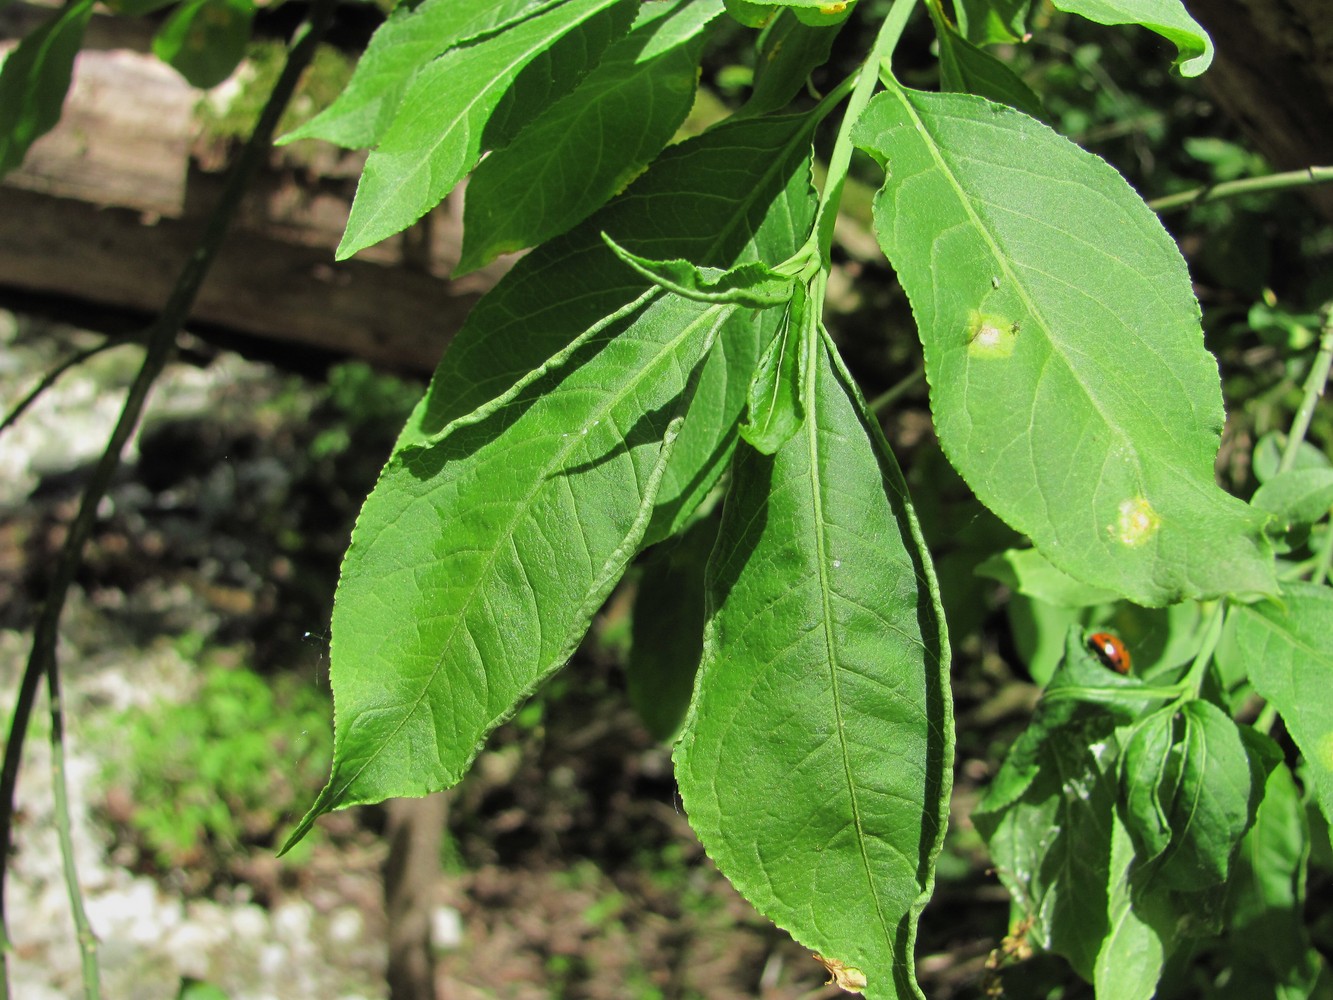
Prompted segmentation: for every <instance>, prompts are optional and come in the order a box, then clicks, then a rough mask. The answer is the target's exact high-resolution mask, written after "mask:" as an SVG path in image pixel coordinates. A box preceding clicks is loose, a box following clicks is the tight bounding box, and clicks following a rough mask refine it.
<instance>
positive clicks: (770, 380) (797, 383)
mask: <svg viewBox="0 0 1333 1000" xmlns="http://www.w3.org/2000/svg"><path fill="white" fill-rule="evenodd" d="M817 322H818V317H817V316H815V315H814V314H813V310H811V309H810V300H809V297H808V295H807V294H806V291H805V289H804V288H803V287H800V286H798V287H796V288H794V289H793V290H792V293H791V297H790V299H789V300H788V304H787V308H786V310H785V311H784V313H783V317H782V325H781V326H780V327H779V328H778V333H777V336H776V337H774V338H773V339H772V340H770V341H769V342H768V346H767V347H766V348H764V353H763V354H762V355H761V356H760V358H759V364H758V366H757V367H756V368H755V372H754V381H752V382H751V383H750V391H749V392H748V393H747V395H746V413H745V422H744V423H742V424H741V426H740V432H741V437H742V438H744V439H745V440H746V441H747V442H748V443H749V445H750V446H751V447H752V448H754V449H756V450H758V451H761V452H763V453H764V454H765V455H772V454H774V453H775V452H776V451H777V450H778V449H779V448H781V447H782V446H783V445H784V444H786V443H787V441H788V440H789V439H790V438H791V436H792V435H793V434H795V433H796V432H797V431H798V430H800V427H801V421H803V420H804V419H805V404H804V403H803V402H802V399H803V398H804V396H805V388H806V386H805V381H806V373H805V370H804V367H803V365H802V363H801V359H802V357H803V356H804V354H805V351H806V345H807V344H808V343H809V341H810V338H812V337H815V336H818V333H817V331H816V329H815V326H816V323H817Z"/></svg>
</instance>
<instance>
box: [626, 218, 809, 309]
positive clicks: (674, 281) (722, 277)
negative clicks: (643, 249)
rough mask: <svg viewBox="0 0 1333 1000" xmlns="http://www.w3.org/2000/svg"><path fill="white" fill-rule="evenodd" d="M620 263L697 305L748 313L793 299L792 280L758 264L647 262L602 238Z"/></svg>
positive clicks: (755, 262)
mask: <svg viewBox="0 0 1333 1000" xmlns="http://www.w3.org/2000/svg"><path fill="white" fill-rule="evenodd" d="M602 238H603V239H605V240H606V245H607V246H609V247H610V248H611V250H612V252H613V253H614V254H615V255H616V256H617V257H619V258H620V259H621V260H622V261H624V262H625V263H626V264H628V265H629V266H630V267H632V268H634V270H636V271H638V272H639V274H641V275H643V276H644V277H645V278H647V279H648V280H649V281H651V282H652V283H653V284H654V285H656V286H658V287H659V288H663V289H666V290H667V291H668V292H672V293H674V294H676V295H680V296H682V297H683V298H687V299H694V300H695V301H696V302H717V303H730V304H732V305H739V306H746V307H748V308H751V309H768V308H771V307H772V306H780V305H784V304H785V303H786V302H788V301H789V300H790V299H791V297H792V279H791V278H790V277H789V276H788V275H785V274H779V273H778V272H776V271H774V270H773V269H772V268H771V267H769V266H768V265H767V264H765V263H763V262H761V261H751V262H749V263H746V264H738V265H737V266H736V267H733V268H729V269H727V270H723V269H722V268H720V267H702V268H701V267H696V266H695V265H694V264H691V263H690V262H689V261H687V260H648V259H647V258H646V257H640V256H639V255H638V254H633V253H630V252H629V251H628V250H626V249H625V248H624V247H622V246H619V245H618V244H617V243H616V241H615V240H613V239H611V237H609V236H606V235H605V234H603V237H602Z"/></svg>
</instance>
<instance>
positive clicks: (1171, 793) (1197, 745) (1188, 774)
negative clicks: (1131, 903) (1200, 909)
mask: <svg viewBox="0 0 1333 1000" xmlns="http://www.w3.org/2000/svg"><path fill="white" fill-rule="evenodd" d="M1252 777H1253V775H1252V773H1251V767H1250V755H1249V753H1248V751H1247V748H1246V745H1245V742H1244V740H1243V739H1242V737H1241V734H1240V730H1239V729H1238V728H1237V726H1236V723H1235V722H1233V721H1232V719H1231V717H1230V716H1229V715H1227V714H1226V713H1225V712H1223V711H1222V710H1221V709H1219V708H1217V707H1216V706H1215V705H1212V704H1209V703H1208V702H1206V701H1200V700H1194V701H1189V702H1186V703H1185V705H1184V706H1183V707H1181V708H1180V709H1178V710H1176V709H1166V710H1163V711H1160V712H1157V713H1154V714H1153V715H1151V716H1149V717H1148V718H1147V719H1145V720H1144V721H1143V722H1142V723H1141V724H1139V725H1138V726H1136V727H1135V729H1134V732H1133V735H1132V736H1131V737H1130V739H1129V741H1128V745H1127V746H1126V748H1125V753H1124V757H1123V761H1122V765H1121V785H1122V787H1123V788H1124V796H1125V798H1124V801H1125V816H1124V819H1125V823H1126V826H1127V828H1128V829H1129V832H1130V835H1131V836H1132V837H1133V839H1134V845H1135V849H1136V852H1137V854H1138V856H1139V858H1140V860H1141V861H1142V862H1144V863H1146V862H1149V861H1152V862H1154V864H1153V867H1152V869H1151V873H1152V878H1153V880H1154V882H1155V884H1160V885H1165V886H1168V887H1171V888H1175V889H1183V890H1187V891H1197V890H1199V889H1206V888H1208V887H1210V886H1214V885H1221V884H1223V883H1224V882H1225V881H1226V879H1227V874H1228V869H1229V866H1230V862H1231V857H1232V855H1233V854H1234V853H1235V851H1236V848H1237V846H1238V845H1239V844H1240V840H1241V837H1242V836H1244V834H1245V831H1246V830H1247V829H1249V826H1250V823H1251V821H1252V819H1253V816H1254V807H1255V805H1256V801H1257V796H1256V794H1255V793H1256V791H1257V789H1254V788H1252Z"/></svg>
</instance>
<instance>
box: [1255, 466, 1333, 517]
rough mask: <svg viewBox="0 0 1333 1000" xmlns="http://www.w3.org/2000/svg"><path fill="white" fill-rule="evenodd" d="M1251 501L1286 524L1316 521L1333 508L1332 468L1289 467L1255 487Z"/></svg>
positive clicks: (1325, 515)
mask: <svg viewBox="0 0 1333 1000" xmlns="http://www.w3.org/2000/svg"><path fill="white" fill-rule="evenodd" d="M1250 503H1251V504H1253V505H1254V506H1255V507H1258V508H1259V509H1260V510H1266V511H1268V512H1269V513H1272V514H1276V515H1277V516H1278V517H1279V518H1281V519H1282V520H1283V521H1284V522H1286V523H1287V524H1314V523H1315V522H1317V521H1321V520H1323V519H1324V518H1325V517H1327V516H1328V512H1329V509H1330V508H1333V469H1315V468H1311V469H1288V470H1287V471H1286V472H1280V473H1278V474H1277V475H1276V476H1274V477H1273V478H1272V479H1270V480H1269V481H1268V482H1266V483H1264V484H1263V485H1262V486H1260V487H1259V488H1258V489H1257V490H1255V491H1254V496H1253V497H1252V498H1251V500H1250Z"/></svg>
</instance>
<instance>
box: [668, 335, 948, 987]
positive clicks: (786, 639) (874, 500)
mask: <svg viewBox="0 0 1333 1000" xmlns="http://www.w3.org/2000/svg"><path fill="white" fill-rule="evenodd" d="M808 346H809V348H810V350H811V352H812V354H813V355H814V356H813V357H809V358H807V359H806V364H807V366H809V368H810V382H811V385H810V387H809V389H808V390H807V396H806V400H805V406H806V420H805V423H804V424H803V425H802V428H801V431H800V432H799V433H798V434H796V435H795V436H793V437H792V438H791V439H790V440H789V441H788V442H787V443H786V444H785V445H784V446H783V447H782V448H781V449H780V450H779V451H778V452H777V453H776V454H775V455H773V456H765V455H761V454H759V453H757V452H754V451H751V450H749V449H740V450H738V452H737V456H736V465H735V469H734V473H733V480H732V485H731V490H730V493H729V494H728V496H727V500H726V507H725V510H724V515H723V526H722V530H721V535H720V540H719V544H718V548H717V550H716V551H715V552H714V555H713V559H712V560H711V562H710V565H709V573H708V577H709V583H708V593H709V609H710V611H709V620H708V628H707V631H706V632H705V638H704V657H703V663H702V665H701V668H700V676H699V680H698V685H697V690H696V694H695V701H694V704H693V706H692V707H691V710H690V716H689V718H688V720H687V721H686V727H685V733H684V735H683V736H682V738H681V741H680V743H679V744H678V745H677V749H676V771H677V777H678V780H679V783H680V791H681V796H682V799H683V801H684V803H685V807H686V810H687V812H688V815H689V820H690V824H691V825H692V826H693V827H694V829H695V830H696V832H697V833H698V834H699V837H700V839H701V840H702V842H703V844H704V846H705V848H706V849H707V850H708V852H709V854H710V855H711V856H712V857H713V859H714V860H715V861H716V862H717V864H718V867H719V868H721V869H722V871H723V872H724V873H725V874H726V875H727V877H728V878H729V879H730V880H731V881H732V882H733V884H735V885H736V887H737V888H738V889H739V890H740V891H741V893H742V894H743V895H744V896H746V897H747V898H748V899H749V900H750V901H751V902H752V903H753V904H754V905H755V906H756V907H757V908H758V909H759V910H760V911H761V912H762V913H764V914H765V915H766V916H768V917H769V918H771V919H772V920H773V921H774V922H776V923H777V924H778V925H779V926H781V927H783V928H785V929H787V930H788V931H790V932H791V934H792V935H793V937H795V938H796V939H797V940H798V941H800V942H801V943H802V944H804V945H806V946H808V947H810V948H814V949H818V950H819V952H820V953H821V954H822V955H824V956H826V957H827V958H830V959H835V960H837V961H840V962H842V963H844V964H845V965H847V966H849V967H851V968H853V969H857V970H860V971H861V972H862V973H863V974H864V975H865V976H866V978H867V980H868V986H867V987H866V990H865V992H866V995H867V996H869V997H896V996H903V995H916V994H917V992H918V991H917V989H916V986H915V981H914V978H915V977H914V974H913V955H912V950H913V943H914V939H915V934H916V922H917V917H918V915H919V913H920V910H921V907H922V906H923V905H924V903H925V900H926V899H927V898H928V897H929V895H930V890H931V886H932V882H933V870H934V860H935V856H936V854H937V852H938V850H939V846H940V841H941V837H942V835H943V832H944V825H945V819H946V814H947V804H948V798H949V784H950V773H951V763H952V756H953V737H952V733H953V729H952V719H951V717H950V698H949V693H948V682H947V669H948V666H947V665H948V660H949V656H948V651H947V640H946V638H945V636H944V627H943V621H942V618H941V614H940V608H939V602H938V596H937V593H936V590H935V586H934V579H933V573H932V572H931V569H930V566H929V563H928V561H927V556H926V553H925V549H924V546H923V544H922V542H921V539H920V536H919V533H918V530H917V528H916V525H915V517H914V515H913V514H912V512H911V509H910V507H909V506H908V502H907V499H906V494H905V492H904V486H903V484H902V480H901V476H900V474H899V472H898V469H897V466H896V464H895V463H894V462H893V459H892V458H891V457H890V454H889V451H888V448H887V446H886V445H885V443H884V441H883V439H882V437H881V436H880V434H879V430H878V425H877V424H876V423H875V422H874V418H873V417H871V416H870V415H869V414H868V413H867V411H866V410H865V406H864V403H863V402H862V401H861V400H860V399H859V397H858V396H857V394H856V393H855V390H854V389H852V388H850V383H849V381H848V378H847V375H846V373H845V371H843V370H842V369H841V367H840V365H838V362H837V361H836V360H835V359H834V358H833V357H831V354H830V352H831V348H828V347H827V344H826V342H825V341H823V340H821V339H818V338H813V339H812V340H811V342H810V344H809V345H808ZM835 365H838V367H835Z"/></svg>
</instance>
